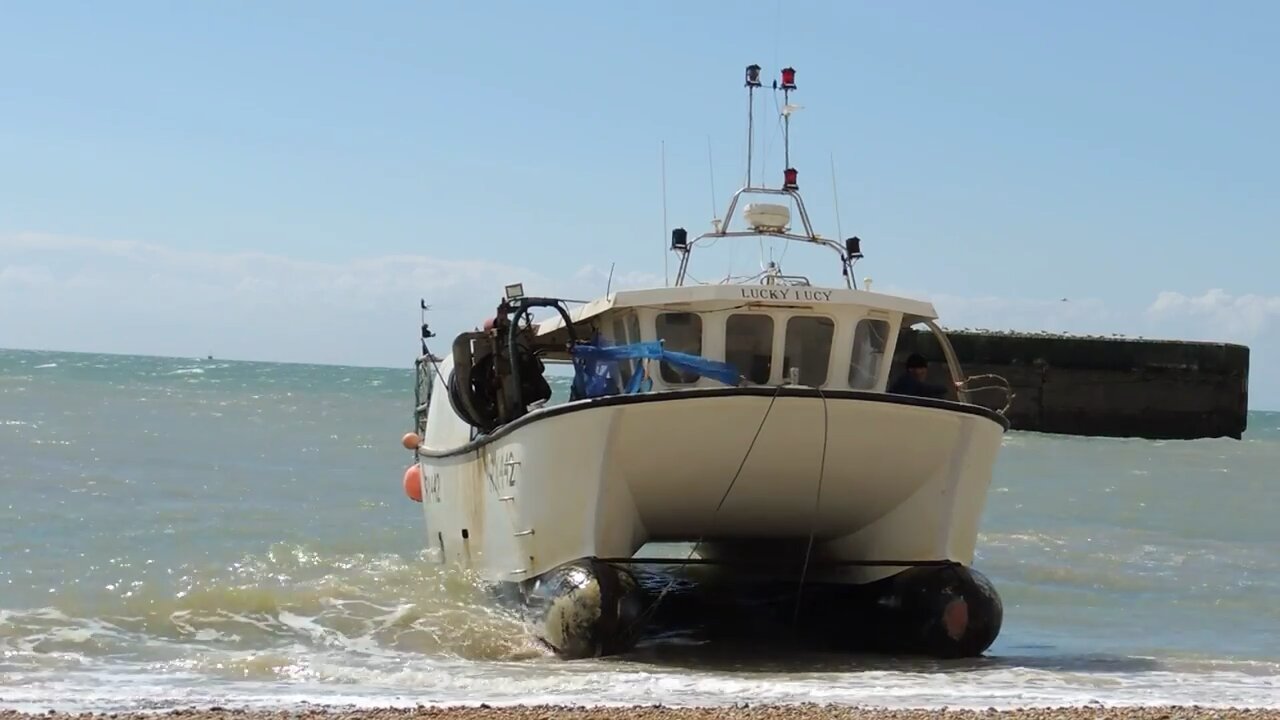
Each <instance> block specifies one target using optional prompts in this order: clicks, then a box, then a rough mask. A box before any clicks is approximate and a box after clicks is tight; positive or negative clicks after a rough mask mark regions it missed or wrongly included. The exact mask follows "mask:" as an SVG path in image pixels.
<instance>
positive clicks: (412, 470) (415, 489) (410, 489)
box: [404, 463, 422, 502]
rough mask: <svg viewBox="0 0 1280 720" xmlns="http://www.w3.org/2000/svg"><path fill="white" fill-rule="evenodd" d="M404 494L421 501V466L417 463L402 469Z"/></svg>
mask: <svg viewBox="0 0 1280 720" xmlns="http://www.w3.org/2000/svg"><path fill="white" fill-rule="evenodd" d="M404 494H405V495H408V496H409V499H410V500H412V501H414V502H422V468H421V467H419V465H418V463H414V464H412V465H410V466H409V467H408V468H407V469H405V471H404Z"/></svg>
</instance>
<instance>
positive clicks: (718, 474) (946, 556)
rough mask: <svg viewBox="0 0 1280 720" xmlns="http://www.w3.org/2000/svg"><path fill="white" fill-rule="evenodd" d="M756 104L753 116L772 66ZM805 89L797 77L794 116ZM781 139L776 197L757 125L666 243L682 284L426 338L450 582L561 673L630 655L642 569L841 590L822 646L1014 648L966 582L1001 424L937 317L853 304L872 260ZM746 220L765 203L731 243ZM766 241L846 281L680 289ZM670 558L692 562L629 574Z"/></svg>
mask: <svg viewBox="0 0 1280 720" xmlns="http://www.w3.org/2000/svg"><path fill="white" fill-rule="evenodd" d="M745 87H746V89H747V92H748V93H749V94H751V95H752V97H751V98H750V102H749V105H750V107H752V108H753V109H754V106H755V102H754V93H756V92H758V91H759V92H763V91H764V89H763V83H762V81H761V78H760V68H759V66H757V65H752V66H749V67H748V68H747V71H746V82H745ZM795 90H796V84H795V70H794V69H792V68H786V69H784V70H782V71H781V77H780V81H779V80H775V81H774V83H773V91H774V92H775V93H777V92H779V91H781V93H782V94H783V96H784V97H783V100H784V103H783V106H784V108H787V109H790V108H791V107H792V106H791V105H790V102H789V101H790V95H791V93H792V92H794V91H795ZM752 112H754V110H753V111H752ZM782 122H783V125H784V134H785V136H786V148H787V162H786V167H785V169H784V171H783V173H782V182H781V184H780V185H778V186H776V187H771V186H769V185H768V184H767V183H753V182H752V179H751V173H750V165H751V162H750V153H751V150H750V148H751V139H750V136H751V133H752V130H751V128H752V127H753V125H754V118H753V115H749V117H748V136H749V142H748V172H747V181H746V184H745V185H744V186H742V188H741V189H739V190H738V191H737V192H736V193H734V194H733V196H732V197H731V198H730V200H729V202H728V207H727V209H726V211H725V214H724V216H723V218H720V219H718V220H717V221H716V222H715V223H713V227H712V229H711V230H710V231H708V232H706V233H703V234H701V235H698V236H696V237H692V238H691V237H690V234H689V233H688V232H687V231H685V230H684V229H683V228H676V229H675V230H673V231H671V236H670V251H671V252H672V253H674V254H675V256H676V257H677V258H678V260H679V264H678V269H677V271H676V275H675V279H674V283H671V284H668V285H664V286H662V287H652V288H645V289H633V290H618V291H614V292H607V294H605V295H604V296H602V297H599V298H597V299H594V300H591V301H588V302H570V301H567V300H565V299H562V298H555V297H541V296H530V295H526V293H525V291H524V288H523V286H522V285H521V284H519V283H516V284H512V285H507V286H505V288H504V291H503V295H502V296H501V297H500V298H499V300H498V302H497V303H496V312H495V314H494V316H493V317H492V318H489V319H488V320H486V321H485V322H484V323H483V326H482V327H480V328H478V329H476V330H474V331H468V332H463V333H461V334H459V335H457V336H456V337H455V338H454V339H453V341H452V345H451V347H450V348H449V352H448V353H447V354H446V355H445V356H444V357H439V358H438V357H435V356H434V355H432V354H431V353H430V352H428V349H427V340H428V339H430V338H432V337H434V334H433V333H432V332H431V331H430V329H429V327H428V325H427V323H426V322H425V321H424V323H423V325H422V337H423V343H422V354H421V357H419V358H418V359H417V362H416V368H417V378H418V382H417V392H416V400H415V404H416V412H415V422H416V427H415V429H414V432H412V433H409V434H407V435H406V436H405V438H404V444H405V446H406V447H407V448H409V449H412V450H413V452H414V456H415V457H414V463H413V465H411V466H410V467H409V468H408V469H407V471H406V473H405V478H404V481H405V491H406V493H407V494H408V495H409V496H410V497H411V498H413V499H414V500H417V501H419V502H421V503H422V509H423V513H424V519H425V524H426V530H427V543H428V545H429V547H430V548H431V549H432V550H434V551H435V552H434V555H435V556H436V557H437V558H438V559H439V561H440V562H442V563H446V564H450V565H456V566H460V567H465V568H467V569H469V570H471V571H472V572H473V573H475V574H477V575H479V576H480V577H481V578H483V579H484V580H485V581H486V582H488V583H490V584H492V585H493V586H495V587H500V588H504V589H506V590H508V591H510V593H512V594H513V595H514V596H515V597H518V598H519V599H520V601H521V602H522V603H523V607H525V608H526V609H527V610H528V612H529V615H528V617H529V618H531V622H532V624H533V627H534V631H535V634H536V635H537V637H539V638H540V639H541V640H542V641H543V642H545V643H546V644H547V645H548V646H550V647H551V648H552V649H553V650H555V652H556V653H558V654H559V655H561V656H562V657H566V658H576V657H587V656H599V655H608V654H614V653H620V652H626V651H627V650H628V649H629V648H630V647H632V646H633V644H634V642H635V638H636V637H637V636H638V630H637V628H638V626H642V625H643V622H644V620H645V618H646V617H647V614H648V613H649V612H650V611H651V609H652V606H653V604H654V603H655V602H660V600H661V598H660V597H654V593H652V592H651V591H649V590H646V589H644V588H642V587H641V584H640V583H638V582H637V581H636V578H635V573H634V568H635V567H636V566H638V565H644V564H645V563H661V564H663V565H671V564H675V565H677V566H679V565H682V564H698V565H710V566H715V567H718V568H722V569H724V570H725V571H726V572H737V573H742V574H744V576H745V575H750V576H751V577H753V578H758V579H760V580H762V581H770V582H778V583H792V584H797V586H798V587H799V586H803V588H806V592H809V591H810V590H812V591H813V592H818V591H822V592H826V593H827V594H826V595H825V596H823V598H824V599H823V601H822V603H821V607H820V608H817V609H815V610H814V612H815V613H822V615H821V617H822V619H821V620H820V621H819V622H820V626H821V632H822V634H823V635H826V636H828V637H830V638H839V639H842V640H847V641H848V642H849V643H850V645H851V646H852V645H855V644H860V646H862V647H866V646H872V647H873V648H883V649H886V650H890V651H893V652H920V653H926V654H931V655H936V656H945V657H955V656H971V655H977V654H981V653H982V652H984V651H985V650H986V648H987V647H988V646H989V645H990V644H991V642H992V641H993V640H994V639H995V637H996V635H997V633H998V632H999V629H1000V625H1001V618H1002V610H1001V603H1000V599H999V595H998V594H997V593H996V591H995V589H994V588H993V587H992V586H991V584H990V582H989V581H988V580H987V579H986V578H985V577H984V576H983V575H982V574H981V573H980V572H979V571H977V570H976V569H974V568H973V567H972V563H973V559H974V554H975V544H976V541H977V537H978V529H979V521H980V518H981V515H982V512H983V507H984V504H985V501H986V497H987V492H988V486H989V484H990V481H991V477H992V470H993V466H994V464H995V461H996V457H997V454H998V452H999V450H1000V447H1001V440H1002V436H1003V434H1004V433H1005V432H1006V431H1007V430H1008V429H1009V422H1008V420H1007V419H1006V418H1005V417H1004V415H1003V414H1002V412H1001V411H999V410H996V409H993V408H991V407H988V406H987V405H984V404H979V403H977V402H974V401H973V400H972V399H971V398H970V395H971V392H972V390H971V388H970V385H969V380H970V379H969V378H966V377H965V376H964V374H963V372H962V369H961V368H960V366H959V363H958V362H957V360H956V356H955V353H954V352H953V351H952V349H951V345H950V343H949V342H948V340H947V335H946V333H945V332H944V331H943V330H942V329H941V328H940V326H939V324H938V322H939V318H938V315H937V313H936V312H935V309H934V307H933V306H932V305H931V304H930V303H928V302H924V301H921V300H917V299H912V298H908V297H899V296H895V295H890V294H884V293H878V292H872V291H870V290H868V289H865V288H859V287H858V286H857V282H856V280H855V277H854V274H853V266H854V264H855V263H856V262H857V261H858V260H859V259H861V258H862V257H863V254H862V251H861V241H860V240H859V238H858V237H856V236H855V237H850V238H848V239H845V240H843V241H835V240H832V239H829V238H826V237H823V236H821V235H819V234H818V233H816V232H814V229H813V227H812V225H811V223H810V218H809V215H808V213H807V211H806V209H805V205H804V201H803V199H802V197H801V194H800V191H799V184H798V182H797V177H798V176H797V171H796V170H795V169H794V168H792V167H790V151H789V147H790V145H789V134H790V115H789V112H788V110H784V111H783V117H782ZM748 197H752V198H764V200H759V199H756V200H755V201H753V202H749V203H746V204H744V205H743V208H742V220H743V221H744V223H743V225H744V226H743V227H742V228H741V229H733V222H732V221H733V220H734V219H735V217H736V216H735V212H736V210H737V209H738V207H739V205H740V204H742V203H743V201H744V200H745V199H746V198H748ZM792 205H794V207H795V208H796V214H797V215H798V217H799V225H800V227H799V228H793V227H792V224H793V223H792V217H791V206H792ZM757 238H771V239H781V240H785V241H787V242H789V243H796V244H798V245H802V246H806V247H812V248H816V249H819V250H822V251H824V252H826V251H829V252H832V253H833V254H834V256H835V258H836V260H837V263H836V265H837V266H838V268H839V271H840V275H841V276H842V282H840V283H838V284H827V285H822V284H814V283H813V282H811V281H810V280H809V279H808V278H807V277H804V276H801V275H789V274H785V273H784V272H783V271H782V269H781V267H780V266H779V264H778V263H776V262H770V263H768V264H767V265H766V266H765V267H764V269H763V270H762V272H761V273H760V274H758V275H757V276H755V277H753V278H750V279H746V280H730V281H724V282H716V283H691V282H689V273H688V270H689V267H690V261H691V258H692V257H693V255H694V252H695V250H697V249H698V247H699V246H700V245H703V244H706V243H709V242H714V241H717V240H724V239H728V240H732V241H738V240H742V239H753V240H754V239H757ZM423 307H424V309H425V307H426V306H425V304H424V306H423ZM544 315H545V316H546V317H543V316H544ZM913 328H915V329H918V330H923V331H925V332H927V333H928V334H929V335H930V336H931V338H932V341H933V342H936V344H937V347H938V348H940V349H941V354H942V356H943V357H944V358H945V363H941V365H943V367H935V368H934V369H933V372H934V373H935V376H936V375H941V376H942V377H943V378H944V381H943V382H940V383H937V384H934V385H931V384H930V383H929V382H928V378H927V377H917V375H921V374H922V371H921V370H919V369H916V368H914V367H913V368H907V369H903V368H902V367H901V365H903V363H904V361H906V360H907V359H908V357H905V356H908V355H912V356H913V354H912V353H909V352H908V350H909V348H908V344H907V343H905V342H904V340H903V338H905V337H907V334H908V333H910V332H913V330H912V329H913ZM912 359H918V358H914V356H913V357H912ZM552 363H562V364H565V365H567V366H569V367H571V368H572V370H573V376H572V380H571V389H570V391H569V394H568V398H567V400H565V401H563V402H555V403H553V402H550V401H551V399H552V389H551V386H550V383H549V382H548V380H547V375H546V373H547V369H548V365H550V364H552ZM906 364H908V365H919V364H920V363H918V362H914V363H906ZM926 372H927V371H926ZM904 376H905V377H906V379H905V380H904V379H902V378H903V377H904ZM655 542H664V543H673V542H678V543H690V544H692V549H691V551H690V553H689V554H688V556H687V557H685V558H683V559H681V558H670V557H663V558H657V559H654V558H645V557H642V556H640V555H638V553H639V551H641V549H642V548H644V547H645V546H646V545H647V544H649V543H655ZM659 595H661V593H659ZM833 598H835V599H834V600H833ZM815 607H816V606H815Z"/></svg>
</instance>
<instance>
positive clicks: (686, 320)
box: [654, 313, 702, 385]
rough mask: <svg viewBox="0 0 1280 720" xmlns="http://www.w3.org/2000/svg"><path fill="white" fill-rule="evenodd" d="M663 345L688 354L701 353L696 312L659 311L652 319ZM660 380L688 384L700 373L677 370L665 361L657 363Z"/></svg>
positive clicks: (671, 383)
mask: <svg viewBox="0 0 1280 720" xmlns="http://www.w3.org/2000/svg"><path fill="white" fill-rule="evenodd" d="M654 325H655V329H656V330H657V335H658V339H659V340H661V341H662V344H663V347H664V348H665V349H667V350H672V351H675V352H682V353H688V354H690V355H701V354H702V317H701V316H700V315H698V314H696V313H661V314H659V315H658V317H657V319H656V320H655V321H654ZM659 365H660V370H659V372H661V373H662V380H663V382H666V383H668V384H670V385H690V384H692V383H695V382H697V381H698V378H699V377H700V375H698V373H697V372H695V371H693V370H685V371H682V370H677V369H676V368H674V367H672V366H671V365H669V364H667V363H666V362H662V363H659Z"/></svg>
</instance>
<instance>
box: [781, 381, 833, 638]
mask: <svg viewBox="0 0 1280 720" xmlns="http://www.w3.org/2000/svg"><path fill="white" fill-rule="evenodd" d="M817 390H818V397H820V398H822V460H821V461H820V462H819V464H818V491H817V493H815V494H814V498H813V517H811V518H809V544H808V546H806V547H805V549H804V565H803V566H801V568H800V583H799V585H797V586H796V607H795V611H794V612H793V613H792V615H791V624H792V626H795V625H796V624H798V623H799V622H800V597H801V595H802V594H803V593H804V579H805V575H807V574H808V572H809V558H810V557H811V556H812V555H813V538H814V536H815V535H816V534H817V532H818V514H819V512H820V511H821V508H822V480H823V478H824V477H825V476H826V474H827V434H828V433H827V431H828V428H829V427H830V422H831V421H830V418H829V417H828V414H827V396H826V394H825V393H823V392H822V388H821V387H819V388H817Z"/></svg>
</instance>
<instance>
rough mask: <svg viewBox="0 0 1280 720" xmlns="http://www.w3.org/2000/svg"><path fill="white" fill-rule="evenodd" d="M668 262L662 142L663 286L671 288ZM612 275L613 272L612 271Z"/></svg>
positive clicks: (665, 189) (664, 170) (665, 166)
mask: <svg viewBox="0 0 1280 720" xmlns="http://www.w3.org/2000/svg"><path fill="white" fill-rule="evenodd" d="M667 268H668V261H667V141H666V140H663V141H662V284H663V286H670V285H671V280H670V272H669V270H668V269H667ZM610 273H612V271H610Z"/></svg>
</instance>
